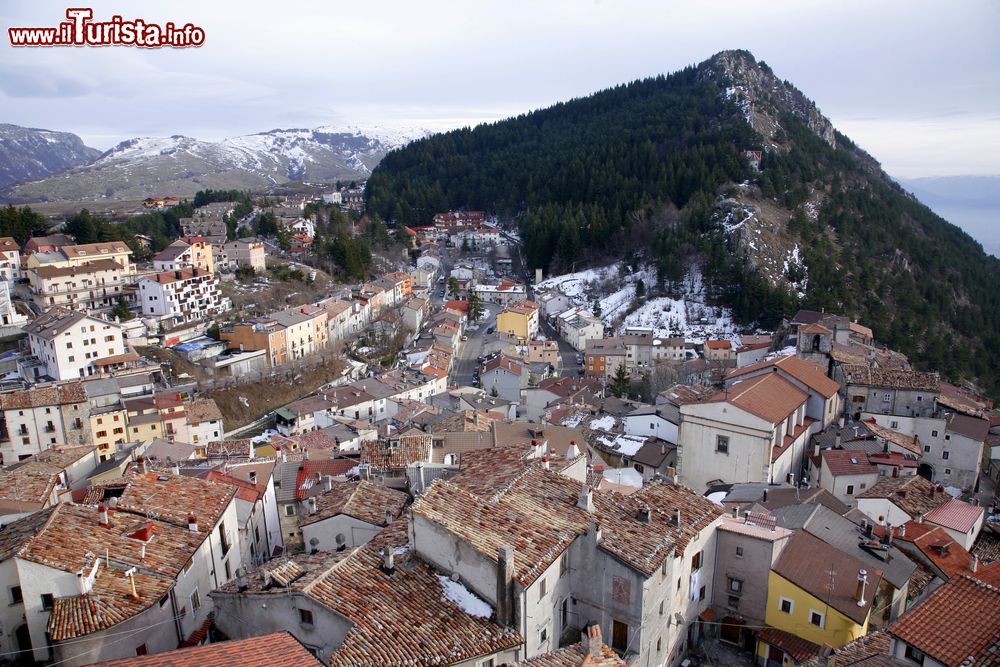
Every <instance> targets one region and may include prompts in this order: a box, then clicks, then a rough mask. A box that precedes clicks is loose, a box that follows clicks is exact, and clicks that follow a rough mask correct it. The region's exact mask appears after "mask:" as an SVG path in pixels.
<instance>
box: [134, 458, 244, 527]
mask: <svg viewBox="0 0 1000 667" xmlns="http://www.w3.org/2000/svg"><path fill="white" fill-rule="evenodd" d="M235 495H236V489H235V488H233V487H232V486H229V485H223V484H214V483H212V482H209V481H207V480H203V479H198V478H196V477H187V476H184V475H174V474H172V473H168V472H147V473H139V474H136V475H135V476H133V477H132V478H131V479H129V482H128V486H126V487H125V492H124V493H123V494H122V496H121V498H119V499H118V508H119V509H123V510H129V511H131V512H135V513H136V514H144V515H146V516H149V517H151V518H154V519H159V520H160V521H164V522H166V523H170V524H173V525H175V526H177V527H179V528H183V529H185V530H187V527H188V515H190V514H191V513H194V514H195V515H196V516H197V518H198V530H199V532H200V533H202V534H204V533H207V532H210V531H211V530H212V529H213V528H214V527H215V524H216V523H217V522H218V521H219V518H220V517H221V516H222V513H223V512H225V511H226V508H227V507H228V506H229V503H230V501H232V499H233V496H235Z"/></svg>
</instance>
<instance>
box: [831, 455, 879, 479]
mask: <svg viewBox="0 0 1000 667" xmlns="http://www.w3.org/2000/svg"><path fill="white" fill-rule="evenodd" d="M820 456H821V457H822V458H823V462H824V463H826V467H827V468H829V469H830V472H831V473H832V474H833V475H866V474H868V475H877V474H878V468H876V467H875V466H873V465H872V464H871V463H869V462H868V457H867V456H865V453H864V452H854V451H851V450H848V449H824V450H822V451H820Z"/></svg>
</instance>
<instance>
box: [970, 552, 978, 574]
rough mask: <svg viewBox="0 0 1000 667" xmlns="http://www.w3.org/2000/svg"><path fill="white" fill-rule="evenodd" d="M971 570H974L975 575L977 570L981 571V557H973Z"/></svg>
mask: <svg viewBox="0 0 1000 667" xmlns="http://www.w3.org/2000/svg"><path fill="white" fill-rule="evenodd" d="M969 569H970V570H972V573H973V574H975V573H976V570H978V569H979V556H973V557H972V566H971V567H970V568H969Z"/></svg>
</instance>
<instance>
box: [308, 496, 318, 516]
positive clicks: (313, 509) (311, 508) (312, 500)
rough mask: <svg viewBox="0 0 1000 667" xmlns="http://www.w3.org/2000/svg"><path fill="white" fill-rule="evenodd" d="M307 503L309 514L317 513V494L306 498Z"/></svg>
mask: <svg viewBox="0 0 1000 667" xmlns="http://www.w3.org/2000/svg"><path fill="white" fill-rule="evenodd" d="M306 505H307V506H308V507H309V514H315V513H316V496H313V497H312V498H308V499H307V500H306Z"/></svg>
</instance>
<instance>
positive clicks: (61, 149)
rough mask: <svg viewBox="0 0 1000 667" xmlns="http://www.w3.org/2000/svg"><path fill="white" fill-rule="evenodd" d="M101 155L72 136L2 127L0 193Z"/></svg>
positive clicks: (19, 127)
mask: <svg viewBox="0 0 1000 667" xmlns="http://www.w3.org/2000/svg"><path fill="white" fill-rule="evenodd" d="M100 155H101V152H100V151H99V150H97V149H96V148H89V147H87V146H85V145H84V144H83V141H82V140H81V139H80V137H78V136H76V135H75V134H70V133H69V132H53V131H51V130H39V129H36V128H31V127H21V126H19V125H8V124H3V123H0V190H3V188H6V187H8V186H10V185H13V184H15V183H23V182H24V181H31V180H35V179H38V178H45V177H46V176H49V175H50V174H54V173H57V172H60V171H63V170H64V169H69V168H70V167H75V166H77V165H80V164H86V163H87V162H91V161H93V160H96V159H97V158H98V157H100Z"/></svg>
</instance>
